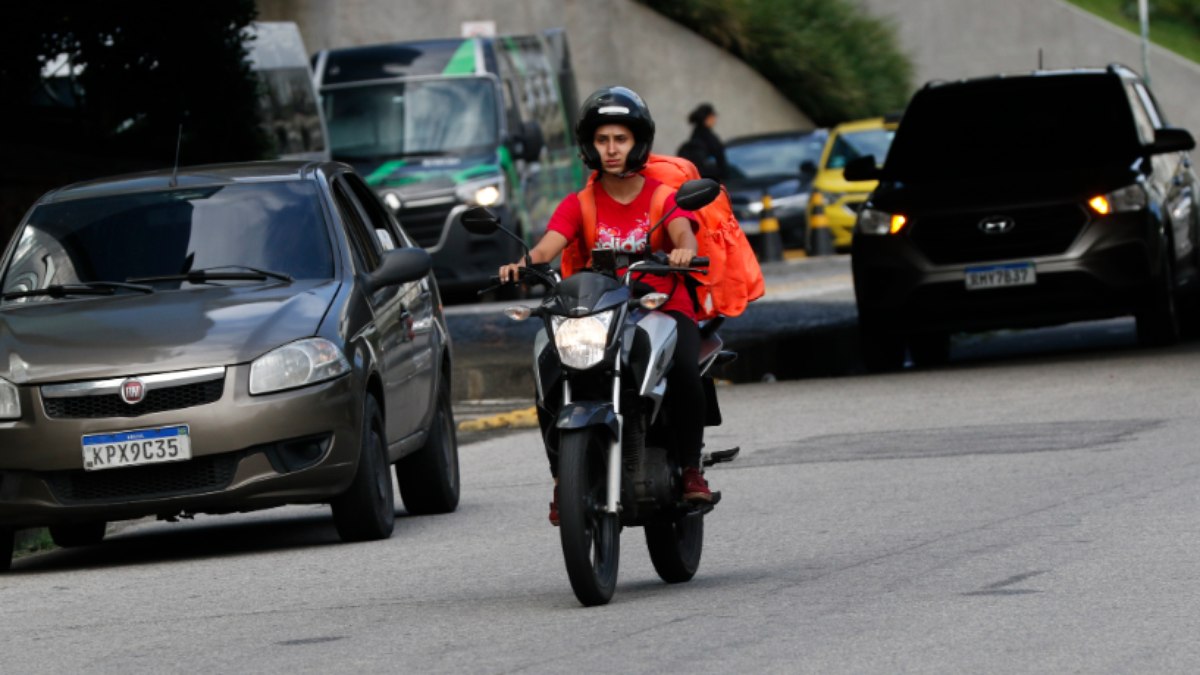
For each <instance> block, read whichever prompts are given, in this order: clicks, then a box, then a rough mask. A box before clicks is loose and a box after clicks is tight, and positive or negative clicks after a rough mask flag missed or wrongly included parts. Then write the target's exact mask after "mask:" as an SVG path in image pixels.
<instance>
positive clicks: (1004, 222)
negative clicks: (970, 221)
mask: <svg viewBox="0 0 1200 675" xmlns="http://www.w3.org/2000/svg"><path fill="white" fill-rule="evenodd" d="M1016 226H1017V221H1015V220H1013V219H1012V218H1009V217H1008V216H988V217H987V218H984V219H983V220H981V221H979V229H980V231H982V232H983V233H984V234H1007V233H1009V232H1011V231H1012V229H1013V228H1014V227H1016Z"/></svg>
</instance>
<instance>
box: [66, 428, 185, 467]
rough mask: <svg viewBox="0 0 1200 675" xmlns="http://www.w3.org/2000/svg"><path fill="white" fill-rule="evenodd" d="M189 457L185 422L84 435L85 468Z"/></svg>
mask: <svg viewBox="0 0 1200 675" xmlns="http://www.w3.org/2000/svg"><path fill="white" fill-rule="evenodd" d="M191 458H192V437H191V436H190V435H189V434H188V427H187V425H186V424H179V425H176V426H173V427H160V428H158V429H135V430H133V431H117V432H113V433H109V434H91V435H88V436H84V437H83V468H84V469H86V470H88V471H97V470H99V469H116V468H119V467H123V466H142V465H144V464H161V463H164V462H182V461H184V460H187V459H191Z"/></svg>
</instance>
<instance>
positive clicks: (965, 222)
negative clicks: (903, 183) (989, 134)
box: [909, 204, 1087, 264]
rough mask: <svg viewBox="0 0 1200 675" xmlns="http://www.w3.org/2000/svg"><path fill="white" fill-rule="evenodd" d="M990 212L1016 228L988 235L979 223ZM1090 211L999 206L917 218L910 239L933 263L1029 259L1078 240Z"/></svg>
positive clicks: (1072, 207) (1064, 206)
mask: <svg viewBox="0 0 1200 675" xmlns="http://www.w3.org/2000/svg"><path fill="white" fill-rule="evenodd" d="M989 216H1007V217H1009V218H1012V219H1013V221H1014V223H1015V226H1014V227H1013V229H1012V231H1010V232H1006V233H1004V234H984V233H983V232H982V231H981V230H980V229H979V222H980V221H981V220H983V219H984V218H987V217H989ZM1085 224H1087V213H1085V212H1084V210H1083V208H1082V207H1080V206H1079V205H1078V204H1058V205H1054V206H1046V207H1039V208H1031V209H1015V210H998V211H989V212H987V213H963V214H948V215H936V216H918V217H917V218H914V219H913V222H912V225H911V227H912V229H911V230H910V235H909V236H910V237H911V238H912V240H913V242H914V243H915V244H916V245H917V247H918V248H919V249H920V250H921V251H922V252H923V253H924V254H925V255H926V257H928V258H929V259H930V260H931V261H932V262H934V263H937V264H953V263H968V262H979V261H989V260H1005V259H1009V258H1031V257H1035V256H1043V255H1054V254H1058V253H1062V252H1064V251H1066V250H1067V248H1068V247H1069V246H1070V245H1071V244H1072V242H1074V241H1075V238H1076V237H1078V236H1079V232H1080V231H1081V230H1082V229H1083V226H1084V225H1085Z"/></svg>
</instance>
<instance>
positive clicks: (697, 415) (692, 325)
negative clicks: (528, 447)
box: [538, 312, 708, 478]
mask: <svg viewBox="0 0 1200 675" xmlns="http://www.w3.org/2000/svg"><path fill="white" fill-rule="evenodd" d="M666 314H667V316H670V317H671V318H673V319H675V329H676V335H677V341H676V343H675V360H674V363H673V364H672V365H671V370H669V371H668V372H667V397H666V400H665V401H663V406H664V407H665V408H666V413H667V417H668V419H669V420H670V428H671V430H672V431H674V432H675V447H676V448H677V449H678V451H679V462H680V464H682V465H683V466H684V467H685V468H687V467H694V468H697V469H698V468H700V451H701V449H702V448H703V446H704V421H705V419H707V410H706V407H707V402H708V399H706V398H705V396H704V385H703V383H702V382H701V380H700V327H699V326H697V325H696V322H695V321H693V320H692V319H690V318H688V317H687V316H685V315H683V314H681V313H679V312H666ZM546 404H547V405H549V406H553V410H554V411H557V410H558V408H559V407H560V406H561V404H562V401H561V400H559V401H546ZM538 422H539V423H540V424H541V426H542V434H543V436H545V434H546V433H547V432H549V431H550V425H552V424H554V419H553V416H552V415H551V413H550V411H547V410H543V409H542V408H540V407H539V408H538ZM546 457H547V459H549V460H550V475H552V476H554V477H556V478H557V477H558V454H557V453H556V452H551V450H550V446H549V444H547V445H546Z"/></svg>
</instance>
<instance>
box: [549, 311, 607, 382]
mask: <svg viewBox="0 0 1200 675" xmlns="http://www.w3.org/2000/svg"><path fill="white" fill-rule="evenodd" d="M615 315H616V310H614V309H610V310H608V311H607V312H600V313H598V314H593V315H591V316H584V317H579V318H577V319H569V318H567V317H565V316H553V317H550V327H551V329H552V330H553V331H554V344H555V346H556V347H558V357H559V359H561V360H562V364H563V365H564V366H566V367H568V368H575V369H576V370H583V369H585V368H591V367H592V366H594V365H596V364H597V363H600V361H601V360H603V359H604V348H605V347H606V346H607V345H608V328H609V326H610V325H612V320H613V316H615Z"/></svg>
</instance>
